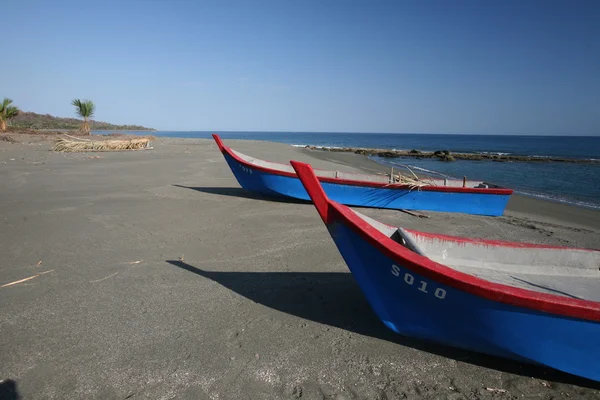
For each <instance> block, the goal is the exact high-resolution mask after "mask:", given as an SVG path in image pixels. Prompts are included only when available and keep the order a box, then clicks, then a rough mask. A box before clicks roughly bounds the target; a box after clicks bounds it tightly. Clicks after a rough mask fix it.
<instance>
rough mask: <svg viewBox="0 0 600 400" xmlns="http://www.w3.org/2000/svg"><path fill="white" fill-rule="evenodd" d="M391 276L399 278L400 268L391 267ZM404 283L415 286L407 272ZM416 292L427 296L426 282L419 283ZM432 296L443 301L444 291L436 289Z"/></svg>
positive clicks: (412, 278) (412, 277)
mask: <svg viewBox="0 0 600 400" xmlns="http://www.w3.org/2000/svg"><path fill="white" fill-rule="evenodd" d="M392 275H394V276H400V267H398V266H397V265H392ZM404 283H406V284H407V285H410V286H413V285H414V284H415V277H414V276H412V275H411V274H409V273H408V272H406V273H405V274H404ZM418 290H419V291H421V292H423V293H427V294H428V293H429V292H428V291H427V282H425V281H419V284H418ZM433 295H434V296H435V297H437V298H438V299H440V300H443V299H445V298H446V290H444V289H442V288H437V289H435V291H434V292H433Z"/></svg>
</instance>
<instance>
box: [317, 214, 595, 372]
mask: <svg viewBox="0 0 600 400" xmlns="http://www.w3.org/2000/svg"><path fill="white" fill-rule="evenodd" d="M328 229H329V232H330V234H331V236H332V238H333V239H334V241H335V243H336V246H337V247H338V249H339V251H340V253H341V255H342V256H343V258H344V260H345V261H346V263H347V265H348V267H349V269H350V271H351V272H352V274H353V276H354V277H355V279H356V281H357V282H358V284H359V286H360V288H361V290H362V291H363V292H364V294H365V296H366V298H367V299H368V301H369V303H370V305H371V307H372V308H373V310H374V311H375V313H376V314H377V315H378V317H379V319H380V320H381V321H382V322H383V323H384V324H385V325H386V326H387V327H388V328H390V329H391V330H393V331H394V332H397V333H399V334H401V335H405V336H410V337H416V338H420V339H425V340H429V341H434V342H438V343H442V344H446V345H449V346H454V347H459V348H462V349H466V350H471V351H477V352H481V353H486V354H490V355H494V356H499V357H503V358H508V359H514V360H518V361H523V362H528V363H534V364H541V365H545V366H548V367H552V368H555V369H557V370H560V371H564V372H567V373H570V374H574V375H578V376H581V377H584V378H587V379H592V380H596V381H600V368H599V367H598V360H600V322H597V321H590V320H584V319H577V318H568V317H564V316H560V315H555V314H550V313H544V312H541V311H537V310H532V309H529V308H524V307H519V306H513V305H509V304H505V303H501V302H497V301H492V300H489V299H485V298H482V297H479V296H476V295H473V294H470V293H467V292H464V291H461V290H458V289H455V288H452V287H450V286H448V285H446V284H443V283H440V282H437V281H435V280H432V279H429V278H425V277H423V276H421V275H419V274H417V273H415V272H413V271H412V270H411V269H409V268H406V267H405V266H403V265H400V263H398V262H394V261H393V260H392V259H391V258H388V257H387V256H386V255H385V254H383V253H381V252H380V251H379V250H378V249H376V248H375V247H373V246H372V245H371V244H370V243H369V242H367V241H365V240H364V239H363V238H362V237H361V236H360V235H359V234H357V233H356V232H354V231H353V230H352V229H350V228H349V227H348V226H346V225H343V224H341V223H339V222H334V223H333V224H330V225H328ZM582 344H585V345H582Z"/></svg>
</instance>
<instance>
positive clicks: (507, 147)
mask: <svg viewBox="0 0 600 400" xmlns="http://www.w3.org/2000/svg"><path fill="white" fill-rule="evenodd" d="M212 133H214V132H156V133H154V134H155V135H156V136H165V137H181V138H211V134H212ZM216 133H218V134H219V135H221V137H222V138H223V139H225V140H227V139H250V140H267V141H272V142H281V143H286V144H289V145H294V146H306V145H313V146H326V147H367V148H378V149H397V150H412V149H417V150H423V151H435V150H449V151H451V152H457V153H458V152H460V153H492V154H514V155H525V156H532V155H534V156H542V157H543V156H555V157H568V158H578V159H600V137H598V136H568V137H567V136H508V135H503V136H501V135H449V134H379V133H326V132H324V133H319V132H308V133H303V132H280V133H279V132H216ZM372 159H373V160H374V161H377V162H378V163H381V164H384V165H388V166H394V167H396V168H400V167H403V166H408V167H409V168H411V169H414V170H416V171H419V172H421V173H425V174H430V175H434V176H445V177H449V178H462V177H463V176H466V177H467V178H468V179H473V180H485V181H487V182H491V183H495V184H497V185H501V186H505V187H509V188H512V189H514V190H515V191H516V192H517V193H520V194H523V195H527V196H532V197H538V198H543V199H546V200H552V201H557V202H563V203H568V204H572V205H577V206H581V207H586V208H593V209H598V210H600V164H576V163H543V162H493V161H470V160H457V161H454V162H442V161H438V160H431V159H420V160H418V159H415V158H408V157H407V158H379V157H372Z"/></svg>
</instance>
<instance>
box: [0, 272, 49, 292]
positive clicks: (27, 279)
mask: <svg viewBox="0 0 600 400" xmlns="http://www.w3.org/2000/svg"><path fill="white" fill-rule="evenodd" d="M52 271H54V270H53V269H51V270H49V271H45V272H40V273H39V274H35V275H32V276H29V277H27V278H23V279H19V280H18V281H14V282H10V283H6V284H4V285H2V286H0V288H3V287H8V286H13V285H18V284H19V283H23V282H27V281H30V280H32V279H35V278H37V277H38V276H41V275H44V274H47V273H49V272H52Z"/></svg>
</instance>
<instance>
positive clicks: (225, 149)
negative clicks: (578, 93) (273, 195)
mask: <svg viewBox="0 0 600 400" xmlns="http://www.w3.org/2000/svg"><path fill="white" fill-rule="evenodd" d="M212 136H213V139H214V140H215V142H217V146H219V150H220V151H221V152H222V153H223V154H227V155H229V156H230V157H232V158H233V159H234V160H236V161H237V162H239V163H241V164H243V165H244V166H246V167H248V168H252V169H254V170H257V171H262V172H266V173H269V174H273V175H280V176H287V177H290V178H297V177H298V176H297V175H296V174H294V173H293V172H285V171H279V170H276V169H272V168H265V167H261V166H258V165H255V164H251V163H249V162H247V161H245V160H244V159H242V158H240V157H238V156H237V155H236V154H235V153H234V152H232V151H231V149H230V148H229V147H227V146H225V144H224V143H223V141H222V140H221V138H220V137H219V135H217V134H216V133H213V135H212ZM269 162H272V161H269ZM273 164H280V165H286V166H287V164H282V163H277V162H273ZM318 179H319V181H320V182H327V183H335V184H339V185H352V186H364V187H376V188H382V189H401V190H406V189H410V187H409V186H408V185H402V186H389V185H388V184H386V183H379V182H367V181H357V180H351V179H339V178H326V177H318ZM419 190H423V191H430V192H450V193H478V194H494V195H511V194H512V193H513V190H512V189H483V188H482V189H476V188H462V187H458V188H452V187H446V186H422V187H420V188H419Z"/></svg>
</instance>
